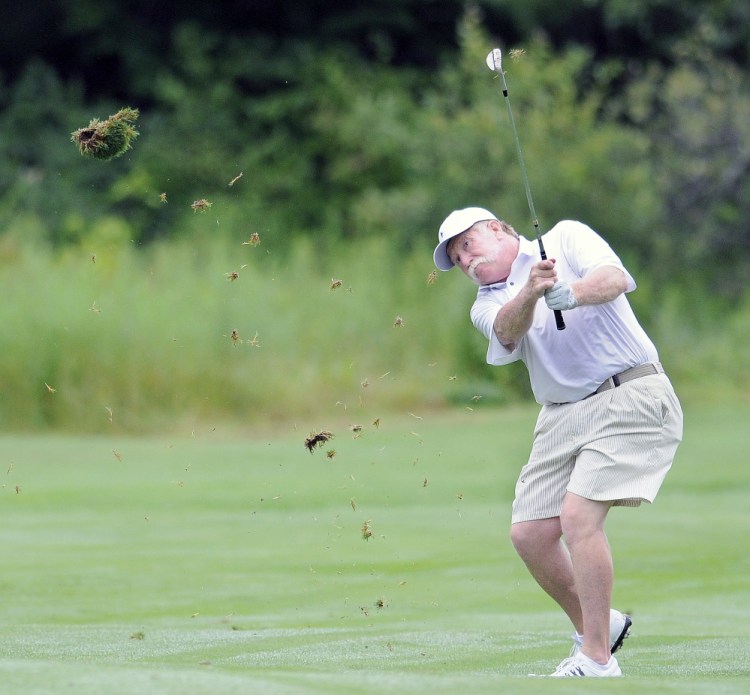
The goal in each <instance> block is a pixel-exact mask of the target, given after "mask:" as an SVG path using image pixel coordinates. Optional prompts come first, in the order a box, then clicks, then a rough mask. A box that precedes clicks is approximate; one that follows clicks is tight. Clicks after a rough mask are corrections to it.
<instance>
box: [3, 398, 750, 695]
mask: <svg viewBox="0 0 750 695" xmlns="http://www.w3.org/2000/svg"><path fill="white" fill-rule="evenodd" d="M339 415H340V418H341V419H340V420H339V421H338V422H315V423H313V422H298V423H289V424H284V425H279V426H278V427H277V428H276V429H274V430H273V431H267V432H266V431H255V432H245V433H238V432H237V431H228V430H222V428H221V427H217V428H212V427H206V428H204V429H200V430H198V429H196V431H194V432H185V433H184V434H182V435H175V436H172V437H164V438H158V439H139V438H117V437H112V438H108V437H99V438H75V437H64V436H36V437H32V436H9V435H5V436H2V437H0V456H1V457H2V458H1V459H0V461H1V463H2V468H1V469H0V477H1V478H2V487H1V488H0V505H1V509H2V517H1V519H2V524H0V533H1V534H2V535H1V538H2V546H1V547H2V563H0V590H1V594H0V596H1V602H0V692H2V693H19V694H20V693H23V694H24V695H26V694H31V693H211V694H213V695H218V694H219V693H264V694H268V695H272V694H274V693H289V694H295V693H346V694H347V695H349V694H352V693H385V692H388V693H459V694H464V693H466V694H468V693H472V694H474V693H521V694H523V693H529V694H531V693H534V694H536V693H545V692H552V691H554V692H564V693H574V692H575V693H577V692H586V693H601V692H613V693H633V692H642V693H649V694H651V693H680V694H684V693H701V694H704V693H711V694H712V695H716V694H721V693H727V694H728V693H738V694H739V693H748V692H750V607H749V604H750V590H749V582H748V575H749V574H750V561H749V560H748V550H750V542H749V541H748V532H749V530H750V503H749V502H748V499H750V493H749V490H750V486H749V483H750V467H749V466H748V456H747V441H748V436H747V409H746V407H728V406H727V407H723V408H718V407H713V408H709V407H705V408H696V407H693V408H686V439H685V442H684V444H683V447H682V449H681V450H680V452H679V456H678V459H677V461H676V463H675V466H674V468H673V470H672V472H671V474H670V477H669V478H668V479H667V482H666V484H665V486H664V488H663V490H662V493H661V496H660V497H659V499H658V500H657V503H656V504H655V505H653V506H644V507H642V508H641V509H638V510H625V509H619V510H614V511H613V512H612V514H611V516H610V520H609V524H608V531H609V535H610V540H611V542H612V545H613V548H614V553H615V562H616V569H617V576H618V580H617V584H616V588H615V605H616V606H618V607H619V608H621V609H623V610H628V611H632V615H633V619H634V628H633V631H632V635H631V637H630V639H629V640H628V641H627V642H626V645H625V647H624V648H623V650H622V651H621V652H620V655H619V656H620V664H621V667H622V670H623V672H624V674H625V676H626V677H625V678H623V679H620V680H612V681H607V682H602V681H593V680H589V681H585V682H584V681H582V680H576V681H564V682H560V681H557V680H554V681H553V680H540V679H534V678H529V677H528V674H530V673H542V674H544V673H549V672H550V671H551V670H553V669H554V667H555V666H556V665H557V663H558V662H559V661H560V660H561V659H562V658H563V657H564V656H566V655H567V653H568V650H569V648H570V640H569V634H570V631H571V629H570V626H569V625H568V624H567V622H566V620H565V619H564V618H563V617H562V615H561V613H560V612H559V611H558V610H557V609H556V607H555V606H554V605H553V604H552V602H551V601H550V600H549V599H548V598H546V597H545V596H544V595H543V594H542V593H541V591H540V590H539V589H538V588H537V587H536V586H535V585H534V584H533V582H532V580H531V579H530V577H529V576H528V575H527V573H526V570H525V568H524V567H523V566H522V564H521V562H520V561H519V560H518V559H517V557H516V556H515V554H514V552H513V550H512V548H511V546H510V543H509V541H508V532H507V527H508V517H509V507H510V503H511V500H512V495H513V487H514V483H515V478H516V473H517V471H518V468H519V467H520V465H521V464H522V463H523V462H524V460H525V457H526V454H527V450H528V447H529V444H530V440H531V432H532V428H533V423H534V419H535V415H536V407H533V406H530V407H519V408H513V409H504V410H483V409H476V410H474V411H471V410H469V409H461V410H456V411H455V412H453V413H441V414H439V415H431V414H427V413H424V414H420V413H413V414H403V415H399V416H388V415H383V416H382V417H381V418H380V422H379V426H377V427H376V426H375V425H374V424H373V420H374V418H371V417H368V418H364V417H362V416H361V415H360V416H359V421H358V416H357V414H354V413H353V412H352V414H350V413H340V414H339ZM351 424H361V425H362V426H363V427H362V431H361V432H359V433H355V432H353V431H352V430H350V429H349V425H351ZM318 428H326V429H330V430H331V431H332V432H333V433H334V435H335V437H334V438H333V439H332V440H331V441H330V442H328V443H327V444H325V445H324V446H323V447H322V448H320V449H316V450H315V451H314V453H312V454H310V453H308V451H307V450H306V449H305V447H304V440H305V438H306V437H307V436H308V435H309V434H310V432H311V431H312V430H317V429H318ZM329 450H335V455H333V456H332V457H331V458H329V456H328V455H327V452H328V451H329ZM363 531H366V532H367V533H371V534H372V535H371V536H370V537H369V539H367V540H366V539H365V538H364V537H363V535H367V534H363Z"/></svg>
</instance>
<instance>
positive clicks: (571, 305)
mask: <svg viewBox="0 0 750 695" xmlns="http://www.w3.org/2000/svg"><path fill="white" fill-rule="evenodd" d="M544 301H545V302H547V306H548V307H549V308H550V309H553V310H558V311H568V310H569V309H575V308H576V307H577V306H578V301H577V300H576V296H575V295H574V294H573V289H572V288H571V286H570V285H569V284H568V283H567V282H564V281H561V282H556V283H555V284H554V286H553V287H552V288H551V289H549V290H547V291H546V292H545V293H544Z"/></svg>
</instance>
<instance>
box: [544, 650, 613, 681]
mask: <svg viewBox="0 0 750 695" xmlns="http://www.w3.org/2000/svg"><path fill="white" fill-rule="evenodd" d="M621 675H622V671H621V670H620V665H619V664H618V663H617V659H615V657H614V656H610V657H609V662H608V663H606V664H598V663H597V662H596V661H594V660H592V659H589V658H588V657H587V656H586V655H585V654H576V655H575V656H569V657H568V658H567V659H563V661H562V662H561V663H560V665H559V666H558V667H557V668H556V669H555V672H554V673H552V674H550V677H551V678H578V677H581V676H589V677H594V678H617V677H619V676H621Z"/></svg>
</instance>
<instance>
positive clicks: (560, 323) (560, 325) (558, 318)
mask: <svg viewBox="0 0 750 695" xmlns="http://www.w3.org/2000/svg"><path fill="white" fill-rule="evenodd" d="M496 72H497V73H498V74H499V75H500V77H501V79H502V81H503V98H504V99H505V103H506V104H507V105H508V116H509V117H510V127H511V130H512V131H513V139H514V140H515V143H516V155H517V156H518V164H519V165H520V167H521V176H522V177H523V185H524V187H525V188H526V200H527V201H528V203H529V212H530V213H531V221H532V223H533V224H534V231H535V232H536V240H537V242H539V253H540V254H541V256H542V260H543V261H546V260H547V252H546V251H545V250H544V242H542V235H541V232H540V231H539V220H538V219H537V216H536V210H535V209H534V199H533V198H532V197H531V186H529V177H528V176H527V174H526V164H525V163H524V161H523V152H521V141H520V140H519V139H518V130H517V129H516V121H515V119H514V118H513V109H512V108H511V106H510V97H509V96H508V83H507V82H506V81H505V74H504V73H503V70H502V67H500V68H499V69H496ZM554 314H555V324H556V325H557V330H558V331H562V330H563V329H564V328H565V319H563V315H562V311H560V310H559V309H555V310H554Z"/></svg>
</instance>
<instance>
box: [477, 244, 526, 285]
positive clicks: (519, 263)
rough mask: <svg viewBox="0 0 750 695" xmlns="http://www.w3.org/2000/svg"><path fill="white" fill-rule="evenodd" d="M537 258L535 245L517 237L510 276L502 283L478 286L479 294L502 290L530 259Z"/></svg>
mask: <svg viewBox="0 0 750 695" xmlns="http://www.w3.org/2000/svg"><path fill="white" fill-rule="evenodd" d="M538 256H539V248H538V246H537V244H536V243H535V242H533V241H530V240H529V239H527V238H526V237H524V236H520V235H519V237H518V254H517V255H516V259H515V260H514V261H513V264H512V265H511V267H510V275H508V277H507V279H505V280H503V281H502V282H493V283H492V284H490V285H480V286H479V292H484V291H488V292H489V291H491V290H502V289H505V287H506V286H507V285H508V281H509V280H510V279H511V278H512V277H513V276H514V275H515V274H516V273H518V272H519V271H520V270H522V269H523V268H524V267H525V266H526V263H527V262H528V260H529V259H530V258H536V257H538Z"/></svg>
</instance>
